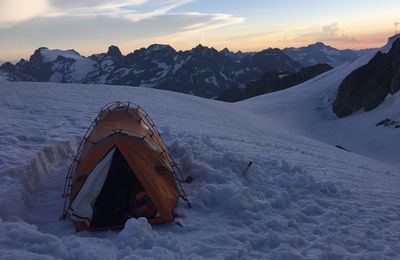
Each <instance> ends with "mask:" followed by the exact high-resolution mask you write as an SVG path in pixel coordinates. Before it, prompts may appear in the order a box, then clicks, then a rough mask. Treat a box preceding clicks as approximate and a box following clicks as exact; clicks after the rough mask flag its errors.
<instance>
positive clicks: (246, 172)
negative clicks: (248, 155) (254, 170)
mask: <svg viewBox="0 0 400 260" xmlns="http://www.w3.org/2000/svg"><path fill="white" fill-rule="evenodd" d="M252 164H253V162H252V161H249V162H248V163H247V165H246V167H245V168H244V169H243V171H242V176H243V177H246V176H247V175H248V174H249V171H250V167H251V165H252Z"/></svg>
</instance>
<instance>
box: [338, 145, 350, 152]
mask: <svg viewBox="0 0 400 260" xmlns="http://www.w3.org/2000/svg"><path fill="white" fill-rule="evenodd" d="M336 148H339V149H342V150H345V151H347V152H351V151H350V150H349V149H346V148H344V147H343V146H341V145H336Z"/></svg>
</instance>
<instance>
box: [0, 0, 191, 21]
mask: <svg viewBox="0 0 400 260" xmlns="http://www.w3.org/2000/svg"><path fill="white" fill-rule="evenodd" d="M192 1H194V0H158V1H153V0H68V1H66V0H0V22H1V23H2V25H3V27H4V26H5V25H6V26H9V25H14V24H16V23H18V22H21V21H25V20H28V19H31V18H35V17H54V16H55V17H60V16H70V17H71V16H72V17H73V16H109V17H118V18H124V19H128V20H131V21H140V20H143V19H149V18H152V17H155V16H158V15H162V14H166V13H167V12H169V11H170V10H172V9H174V8H176V7H179V6H181V5H184V4H187V3H189V2H192ZM21 7H23V8H21Z"/></svg>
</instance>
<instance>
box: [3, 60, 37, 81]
mask: <svg viewBox="0 0 400 260" xmlns="http://www.w3.org/2000/svg"><path fill="white" fill-rule="evenodd" d="M0 71H1V72H2V74H5V75H6V76H7V77H6V79H7V80H9V81H32V80H33V79H32V77H30V76H29V75H28V74H27V73H26V72H25V71H22V70H20V69H18V68H17V67H16V66H15V65H13V64H11V63H10V62H6V63H4V64H3V65H1V66H0Z"/></svg>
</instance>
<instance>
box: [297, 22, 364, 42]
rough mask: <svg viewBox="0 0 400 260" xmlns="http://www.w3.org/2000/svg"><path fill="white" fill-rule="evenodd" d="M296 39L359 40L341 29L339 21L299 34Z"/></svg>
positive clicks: (321, 40) (317, 40)
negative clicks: (317, 29)
mask: <svg viewBox="0 0 400 260" xmlns="http://www.w3.org/2000/svg"><path fill="white" fill-rule="evenodd" d="M295 41H299V42H305V41H308V42H357V39H356V38H355V37H354V36H350V35H347V34H346V33H345V32H344V31H342V30H341V29H340V26H339V24H338V23H333V24H330V25H327V26H324V27H322V29H321V30H320V31H317V32H308V33H303V34H300V35H298V36H297V37H296V38H295Z"/></svg>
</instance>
